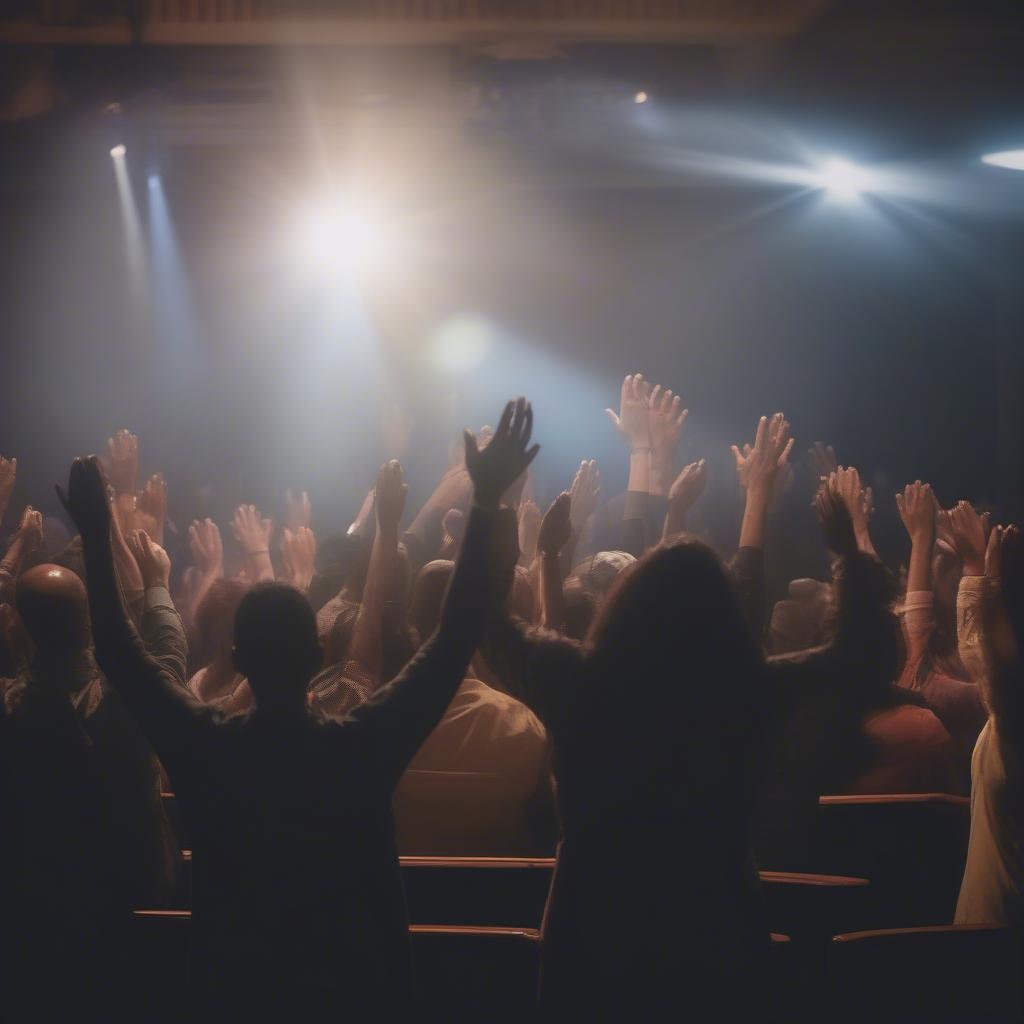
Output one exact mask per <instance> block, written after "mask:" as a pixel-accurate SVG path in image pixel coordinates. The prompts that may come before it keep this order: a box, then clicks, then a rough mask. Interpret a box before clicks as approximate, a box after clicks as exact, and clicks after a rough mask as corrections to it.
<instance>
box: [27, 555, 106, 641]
mask: <svg viewBox="0 0 1024 1024" xmlns="http://www.w3.org/2000/svg"><path fill="white" fill-rule="evenodd" d="M15 603H16V606H17V609H18V614H19V616H20V617H21V621H22V624H23V625H24V627H25V631H26V632H27V633H28V636H29V639H30V640H31V641H32V646H33V648H34V659H35V660H50V661H72V660H74V659H75V658H77V657H79V656H81V655H82V654H83V653H85V652H87V651H88V650H89V649H90V647H91V636H90V632H89V602H88V599H87V598H86V593H85V584H84V583H82V580H81V579H80V578H79V576H78V575H76V574H75V573H73V572H71V571H70V570H69V569H65V568H64V567H63V566H60V565H54V564H52V563H44V564H43V565H37V566H35V567H34V568H32V569H29V570H27V571H26V572H24V573H22V574H21V576H20V577H19V578H18V589H17V597H16V599H15Z"/></svg>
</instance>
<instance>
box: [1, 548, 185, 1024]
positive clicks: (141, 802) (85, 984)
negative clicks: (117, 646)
mask: <svg viewBox="0 0 1024 1024" xmlns="http://www.w3.org/2000/svg"><path fill="white" fill-rule="evenodd" d="M17 609H18V612H19V614H20V616H21V621H22V623H23V624H24V627H25V629H26V631H27V633H28V636H29V638H30V640H31V642H32V646H33V650H34V655H33V658H32V660H31V662H30V664H29V665H28V667H27V670H26V671H25V672H23V673H22V674H21V675H20V676H19V677H18V678H16V679H9V680H3V681H0V691H2V704H0V816H2V820H3V823H4V839H3V843H2V844H0V851H2V853H0V885H2V887H3V900H2V905H3V914H2V917H0V921H2V924H0V929H2V934H3V956H2V968H0V971H2V975H3V977H2V982H3V1001H2V1005H3V1008H4V1019H5V1020H20V1019H26V1018H29V1019H72V1017H77V1018H80V1019H89V1018H90V1017H91V1016H95V1019H103V1018H104V1017H106V1016H108V1015H111V1014H114V1013H115V1012H116V1011H115V1008H114V1006H115V1001H116V998H117V995H118V986H119V984H120V982H119V981H118V978H117V973H118V970H119V965H120V963H121V958H122V957H123V955H124V953H125V945H124V943H125V939H126V934H127V932H126V929H127V925H128V924H129V923H130V915H131V911H132V908H133V907H137V906H159V905H160V903H161V901H162V900H163V899H165V898H166V896H167V895H168V892H169V888H170V881H171V871H172V859H171V858H172V849H171V847H170V846H169V839H170V836H169V830H168V828H167V823H166V820H165V818H164V815H163V809H162V807H161V804H160V799H159V785H158V781H159V780H158V774H157V767H156V763H155V760H154V758H153V754H152V751H151V749H150V748H149V745H148V744H147V743H146V741H145V739H144V738H143V736H142V733H141V732H140V730H139V728H138V725H137V724H136V723H135V721H134V720H133V719H132V718H131V716H130V715H129V714H128V712H127V711H126V710H125V708H124V705H123V704H122V703H121V701H120V700H119V699H118V697H117V695H116V694H115V693H113V692H112V691H111V690H110V688H109V686H108V685H107V683H106V682H105V681H104V680H103V679H102V678H101V676H100V674H99V670H98V668H97V665H96V661H95V660H94V658H93V652H92V645H91V640H90V634H89V608H88V604H87V601H86V592H85V587H84V586H83V584H82V581H81V580H80V579H79V578H78V577H77V576H76V575H74V574H73V573H71V572H70V571H68V570H67V569H64V568H61V567H60V566H57V565H51V564H44V565H39V566H36V567H35V568H33V569H30V570H28V571H27V572H25V573H24V574H23V575H22V576H21V577H20V579H19V580H18V589H17ZM170 614H171V615H173V616H174V618H175V619H176V618H177V614H176V613H175V612H173V610H172V611H171V613H170ZM161 628H162V624H161V620H160V612H159V611H158V610H155V609H150V608H149V606H148V604H147V607H146V610H145V611H144V613H143V619H142V630H143V636H144V638H145V640H146V641H148V643H149V644H150V645H151V648H152V656H154V657H161V656H165V657H170V658H171V660H173V657H174V654H175V653H176V652H175V650H174V641H173V638H172V639H171V643H170V648H168V645H167V643H166V642H165V641H164V638H162V637H161ZM179 630H180V622H179ZM178 650H179V651H180V650H181V649H180V648H179V649H178ZM182 667H183V663H182ZM179 685H180V684H179ZM41 965H49V967H51V968H53V969H56V970H59V971H60V983H59V984H52V983H50V984H47V983H46V982H45V979H44V978H42V977H40V976H39V969H40V967H41ZM57 965H59V967H57Z"/></svg>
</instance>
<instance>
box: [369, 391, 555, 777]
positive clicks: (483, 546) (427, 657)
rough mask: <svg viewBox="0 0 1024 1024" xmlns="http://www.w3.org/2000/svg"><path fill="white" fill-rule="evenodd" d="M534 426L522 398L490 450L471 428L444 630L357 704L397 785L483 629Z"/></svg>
mask: <svg viewBox="0 0 1024 1024" xmlns="http://www.w3.org/2000/svg"><path fill="white" fill-rule="evenodd" d="M532 427H533V411H532V409H531V408H530V406H529V405H528V404H527V402H526V401H525V399H522V398H520V399H518V400H517V401H516V402H514V403H513V402H509V404H508V405H507V406H506V407H505V411H504V413H503V415H502V418H501V422H500V423H499V425H498V429H497V430H496V431H495V434H494V437H493V439H492V440H491V442H490V444H488V445H487V447H486V448H485V449H483V451H481V450H480V449H479V448H478V447H477V442H476V439H475V438H474V437H473V435H472V434H470V433H469V431H466V434H465V445H466V469H467V471H468V473H469V477H470V479H471V480H472V484H473V503H472V507H471V509H470V514H469V519H468V522H467V524H466V533H465V537H464V539H463V545H462V552H461V554H460V555H459V558H458V560H457V561H456V565H455V571H454V573H453V575H452V580H451V583H450V585H449V588H448V594H447V596H446V597H445V603H444V608H443V609H442V611H441V619H440V623H439V625H438V628H437V632H436V633H435V634H434V635H433V637H431V638H430V639H429V640H428V641H427V642H426V644H424V646H423V647H421V648H420V650H419V652H418V653H417V654H416V656H415V657H414V658H413V659H412V661H410V662H409V664H408V665H406V667H405V668H404V669H403V670H402V672H401V673H399V675H398V676H396V677H395V679H393V680H392V681H391V682H390V683H389V684H388V685H387V686H385V687H384V688H383V689H382V690H379V691H378V692H377V694H375V695H374V697H372V698H371V699H370V700H369V701H367V702H366V703H365V704H362V705H360V706H359V707H358V708H356V710H355V711H353V712H352V715H351V718H350V722H349V724H350V725H351V726H355V727H358V728H360V729H361V730H362V734H363V737H364V740H365V743H366V747H365V749H366V753H367V756H368V757H370V758H371V759H372V760H373V761H375V762H376V763H377V767H378V769H379V770H380V771H382V772H384V773H385V775H386V777H387V778H388V780H389V782H390V784H392V785H394V784H396V783H397V782H398V779H399V778H400V777H401V774H402V772H403V771H405V768H406V766H407V765H408V763H409V761H410V760H411V759H412V757H413V755H414V754H415V753H416V751H417V750H418V749H419V747H420V745H421V744H422V743H423V741H424V740H425V739H426V738H427V736H428V735H429V734H430V732H431V731H432V730H433V729H434V727H435V726H436V725H437V723H438V721H440V719H441V716H442V715H443V714H444V712H445V709H446V708H447V707H448V705H449V704H450V703H451V699H452V697H453V696H454V695H455V691H456V690H457V689H458V687H459V684H460V683H461V682H462V679H463V677H464V675H465V672H466V667H467V666H468V665H469V659H470V657H471V656H472V654H473V651H474V650H475V649H476V648H477V646H479V643H480V640H481V637H482V636H483V632H484V624H485V622H486V619H487V614H488V612H487V606H488V574H487V547H488V542H489V539H490V533H491V527H492V524H493V521H494V518H495V516H496V515H497V514H498V503H499V501H500V500H501V495H502V493H503V492H504V491H505V490H506V488H508V486H509V485H510V484H511V483H512V482H513V481H515V480H516V479H517V478H518V477H519V475H520V474H521V473H522V472H523V470H525V469H526V467H527V466H528V465H529V464H530V462H532V461H533V458H534V457H535V456H536V454H537V452H538V450H539V448H538V446H537V445H534V446H533V447H530V435H531V432H532Z"/></svg>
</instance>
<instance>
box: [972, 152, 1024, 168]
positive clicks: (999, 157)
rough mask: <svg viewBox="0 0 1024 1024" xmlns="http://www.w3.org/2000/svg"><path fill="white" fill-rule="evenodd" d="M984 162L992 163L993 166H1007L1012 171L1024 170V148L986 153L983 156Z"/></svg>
mask: <svg viewBox="0 0 1024 1024" xmlns="http://www.w3.org/2000/svg"><path fill="white" fill-rule="evenodd" d="M981 162H982V163H983V164H991V165H992V166H993V167H1007V168H1009V169H1010V170H1011V171H1024V149H1005V150H1003V151H1002V152H1001V153H986V154H985V155H984V156H983V157H982V158H981Z"/></svg>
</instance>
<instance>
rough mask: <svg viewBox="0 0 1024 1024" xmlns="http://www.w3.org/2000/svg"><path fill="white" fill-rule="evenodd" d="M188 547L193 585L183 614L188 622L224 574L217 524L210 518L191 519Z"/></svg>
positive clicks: (222, 553) (192, 618)
mask: <svg viewBox="0 0 1024 1024" xmlns="http://www.w3.org/2000/svg"><path fill="white" fill-rule="evenodd" d="M188 547H189V551H190V552H191V553H192V562H193V569H194V570H195V572H194V579H195V585H194V587H193V588H192V589H191V591H190V593H189V602H188V608H186V610H185V614H186V616H187V617H188V620H189V622H193V621H194V620H195V615H196V609H197V608H198V607H199V605H200V604H201V603H202V600H203V598H204V597H205V596H206V594H207V591H208V590H209V589H210V587H212V586H213V584H214V583H216V582H217V580H219V579H220V578H221V577H222V576H223V575H224V544H223V542H222V541H221V538H220V530H219V529H218V528H217V524H216V523H215V522H214V521H213V520H212V519H210V518H206V519H196V520H193V522H192V525H191V526H190V527H189V528H188ZM190 571H191V570H190Z"/></svg>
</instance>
